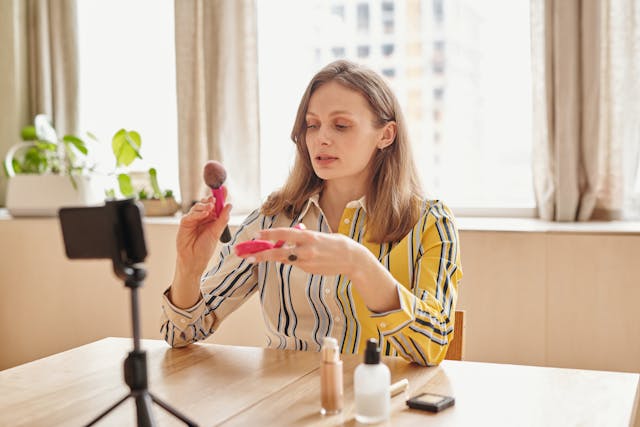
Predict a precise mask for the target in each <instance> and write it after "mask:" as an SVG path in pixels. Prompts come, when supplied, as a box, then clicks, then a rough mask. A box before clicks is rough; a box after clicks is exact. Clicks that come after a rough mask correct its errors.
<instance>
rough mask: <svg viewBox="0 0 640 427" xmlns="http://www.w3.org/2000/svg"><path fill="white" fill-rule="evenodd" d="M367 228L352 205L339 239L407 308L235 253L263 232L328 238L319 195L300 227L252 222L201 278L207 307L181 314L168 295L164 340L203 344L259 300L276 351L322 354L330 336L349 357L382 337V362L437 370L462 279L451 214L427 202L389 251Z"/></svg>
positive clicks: (258, 218) (280, 221)
mask: <svg viewBox="0 0 640 427" xmlns="http://www.w3.org/2000/svg"><path fill="white" fill-rule="evenodd" d="M366 220H367V216H366V210H365V207H364V199H360V200H358V201H353V202H350V203H349V204H348V205H347V206H346V208H345V210H344V212H343V214H342V218H341V220H340V226H339V229H338V230H337V232H338V233H341V234H344V235H345V236H348V237H350V238H351V239H353V240H355V241H357V242H358V243H360V244H362V245H364V246H365V247H367V249H369V250H370V251H371V252H372V253H373V254H374V255H375V256H376V257H377V258H378V260H379V261H380V262H381V263H382V264H383V265H384V266H385V268H387V269H388V270H389V272H390V273H391V274H392V276H393V277H394V278H395V279H396V281H397V289H398V294H399V299H400V304H401V307H400V309H397V310H393V311H390V312H386V313H375V312H372V311H370V310H369V309H368V308H367V306H366V305H365V303H364V302H363V300H362V298H361V297H360V295H359V294H358V292H357V291H356V289H354V288H353V286H352V284H351V281H350V280H349V278H348V277H345V276H344V275H336V276H321V275H316V274H308V273H306V272H305V271H303V270H301V269H299V268H297V267H295V266H292V265H289V264H282V263H279V262H261V263H256V264H252V263H249V262H248V261H247V260H246V259H242V258H239V257H237V256H236V255H235V253H234V251H233V245H234V244H235V243H236V242H242V241H245V240H249V239H252V238H254V236H255V235H256V234H257V232H258V230H259V229H268V228H275V227H290V226H293V225H295V224H298V223H304V225H305V226H306V228H307V229H309V230H317V231H320V232H325V233H329V232H331V231H330V229H329V225H328V223H327V221H326V219H325V216H324V214H323V212H322V210H321V209H320V206H319V204H318V195H315V196H313V197H311V198H310V199H309V201H308V202H307V204H306V206H305V208H304V209H303V210H302V212H301V213H300V215H298V217H297V218H295V219H293V220H291V219H289V218H287V217H286V216H285V215H276V216H265V215H262V214H260V211H259V210H256V211H254V212H253V213H252V214H250V215H249V216H248V217H247V218H246V219H245V220H244V222H243V223H242V225H241V226H240V227H239V229H238V231H237V232H236V234H235V235H234V237H233V239H232V240H231V242H229V243H228V244H227V245H224V246H222V249H221V250H220V252H219V254H218V256H217V259H216V260H215V264H214V267H213V268H212V269H211V270H210V271H208V272H207V273H205V274H204V275H203V277H202V282H201V292H202V298H201V299H200V300H199V301H198V302H197V303H196V304H195V305H194V306H193V307H191V308H188V309H180V308H178V307H175V306H174V305H173V304H171V302H170V301H169V299H168V298H167V292H165V295H164V298H163V303H162V312H163V315H162V326H161V329H160V332H161V335H162V336H163V337H164V339H165V340H166V341H167V342H168V343H169V344H170V345H171V346H174V347H182V346H185V345H188V344H190V343H192V342H195V341H199V340H203V339H205V338H207V337H208V336H209V335H211V334H212V333H214V331H215V330H217V329H218V328H219V327H220V326H221V323H222V322H223V321H224V319H225V318H226V317H227V316H228V315H229V314H230V313H232V312H233V311H234V310H235V309H236V308H238V307H239V306H240V305H241V304H242V303H243V302H244V301H246V300H247V298H249V297H250V296H251V295H252V294H253V293H255V292H258V293H259V297H260V303H261V306H262V313H263V318H264V321H265V326H266V330H267V337H266V338H267V345H268V346H269V347H272V348H278V349H291V350H313V351H319V350H320V345H321V343H322V339H323V337H325V336H332V337H334V338H336V339H337V340H338V343H339V344H340V347H341V351H342V353H363V352H364V348H365V345H366V342H367V340H368V339H369V338H375V339H377V340H378V342H380V343H381V344H382V346H381V347H382V351H383V353H384V354H385V355H392V356H397V355H399V356H402V357H404V358H405V359H407V360H410V361H413V362H416V363H418V364H421V365H433V364H438V363H439V362H440V361H441V360H442V359H444V356H445V354H446V351H447V348H448V345H449V342H450V341H451V339H452V338H453V322H454V318H453V317H454V312H455V307H456V301H457V295H458V282H459V281H460V279H461V277H462V270H461V266H460V250H459V244H458V232H457V229H456V227H455V223H454V218H453V215H452V213H451V211H450V210H449V209H448V208H447V207H446V206H445V205H444V204H443V203H442V202H440V201H437V200H425V201H424V203H423V207H422V212H421V217H420V219H419V220H418V222H417V223H416V224H415V225H414V227H413V228H412V230H411V231H410V232H409V233H408V234H407V235H406V236H405V237H404V238H403V239H402V240H401V241H399V242H393V243H384V244H377V243H371V242H369V241H368V240H367V234H366ZM372 286H375V284H372Z"/></svg>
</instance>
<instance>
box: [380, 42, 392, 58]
mask: <svg viewBox="0 0 640 427" xmlns="http://www.w3.org/2000/svg"><path fill="white" fill-rule="evenodd" d="M393 48H394V46H393V44H391V43H389V44H383V45H382V56H384V57H389V56H391V55H393Z"/></svg>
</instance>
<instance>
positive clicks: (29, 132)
mask: <svg viewBox="0 0 640 427" xmlns="http://www.w3.org/2000/svg"><path fill="white" fill-rule="evenodd" d="M87 135H88V136H89V137H90V138H93V136H92V135H91V134H87ZM22 140H23V141H22V142H21V143H18V144H16V145H14V146H12V147H11V148H10V149H9V151H8V152H7V154H6V157H5V162H4V170H5V174H6V175H7V177H8V185H7V200H6V205H7V209H8V210H9V212H10V213H11V215H13V216H55V215H57V214H58V209H60V208H61V207H63V206H91V205H98V204H101V203H102V202H103V201H104V188H105V178H104V177H101V176H99V175H98V174H96V173H94V170H93V165H92V164H90V162H89V157H88V148H87V144H86V143H85V141H84V140H83V139H82V138H80V137H78V136H76V135H64V136H63V137H62V138H60V137H59V136H58V133H57V132H56V130H55V128H54V126H53V125H52V123H51V122H50V121H49V118H48V117H47V116H46V115H44V114H38V115H36V116H35V118H34V122H33V125H28V126H25V127H24V128H23V129H22Z"/></svg>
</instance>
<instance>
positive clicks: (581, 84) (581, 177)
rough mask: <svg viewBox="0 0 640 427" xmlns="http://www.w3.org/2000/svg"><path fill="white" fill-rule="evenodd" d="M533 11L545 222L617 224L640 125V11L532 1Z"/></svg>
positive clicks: (539, 187)
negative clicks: (629, 150)
mask: <svg viewBox="0 0 640 427" xmlns="http://www.w3.org/2000/svg"><path fill="white" fill-rule="evenodd" d="M531 5H532V7H531V22H532V61H533V82H534V88H533V101H534V126H533V129H534V148H533V154H534V161H533V166H534V184H535V192H536V201H537V206H538V212H539V216H540V217H541V218H543V219H546V220H555V221H585V220H589V219H616V218H619V217H621V216H622V212H623V205H624V201H623V198H624V187H625V173H624V167H623V150H624V147H625V145H626V144H628V143H629V142H630V141H631V140H632V138H633V134H634V131H633V129H634V128H635V129H637V123H638V119H639V116H638V114H637V112H638V102H639V98H640V97H639V93H638V75H639V74H638V55H639V54H640V52H639V47H638V46H639V45H638V38H637V29H638V24H639V23H638V19H637V18H638V14H637V8H638V5H637V4H636V1H635V0H602V1H588V0H585V1H581V0H532V2H531ZM636 143H637V141H636Z"/></svg>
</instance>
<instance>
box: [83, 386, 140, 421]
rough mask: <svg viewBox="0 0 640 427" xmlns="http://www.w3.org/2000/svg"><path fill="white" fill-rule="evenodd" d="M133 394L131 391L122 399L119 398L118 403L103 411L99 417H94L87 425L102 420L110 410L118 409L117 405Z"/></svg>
mask: <svg viewBox="0 0 640 427" xmlns="http://www.w3.org/2000/svg"><path fill="white" fill-rule="evenodd" d="M131 396H132V394H131V393H129V394H127V395H126V396H125V397H123V398H122V399H120V400H118V401H117V402H116V403H114V404H113V405H111V406H110V407H109V408H108V409H107V410H105V411H104V412H103V413H101V414H100V415H98V416H97V417H95V418H94V419H93V421H91V422H90V423H89V424H87V427H89V426H92V425H94V424H95V423H97V422H98V421H100V420H101V419H102V418H103V417H104V416H105V415H107V414H108V413H109V412H111V411H113V410H114V409H116V407H117V406H118V405H120V404H121V403H123V402H124V401H125V400H127V399H128V398H130V397H131Z"/></svg>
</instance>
